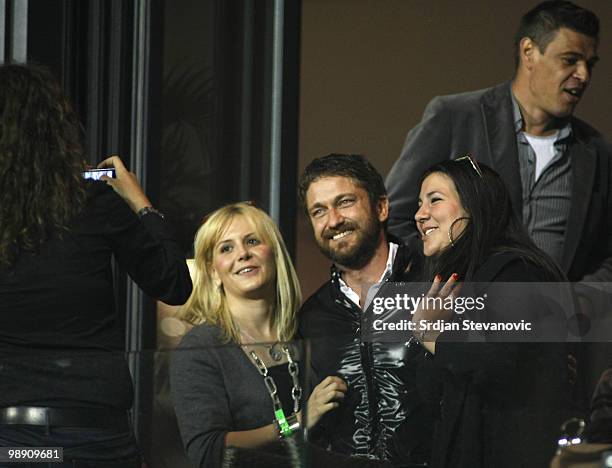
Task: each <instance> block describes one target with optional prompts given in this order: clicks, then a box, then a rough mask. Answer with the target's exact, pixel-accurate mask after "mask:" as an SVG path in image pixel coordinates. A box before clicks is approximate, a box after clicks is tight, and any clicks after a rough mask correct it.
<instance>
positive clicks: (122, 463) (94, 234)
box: [0, 65, 191, 468]
mask: <svg viewBox="0 0 612 468" xmlns="http://www.w3.org/2000/svg"><path fill="white" fill-rule="evenodd" d="M84 159H85V158H84V154H83V148H82V146H81V135H80V125H79V122H78V120H77V117H76V115H75V113H74V112H73V110H72V109H71V107H70V105H69V104H68V102H67V100H66V98H65V97H64V96H63V94H62V92H61V90H60V87H59V85H58V83H57V82H56V81H55V80H54V79H53V77H52V76H51V75H50V74H49V73H48V72H47V71H45V70H43V69H39V68H36V67H32V66H23V65H4V66H2V67H0V446H3V447H7V446H12V447H63V459H64V462H65V465H62V464H57V465H55V464H54V465H53V466H71V467H72V466H76V467H78V466H93V464H95V466H105V467H117V468H118V467H125V468H132V467H138V468H140V465H141V462H140V457H139V455H138V449H137V446H136V442H135V439H134V436H133V434H132V431H131V427H130V422H129V419H128V411H129V409H130V407H131V404H132V385H131V380H130V374H129V371H128V368H127V365H126V362H125V360H124V358H123V350H124V346H123V333H122V329H123V327H122V326H121V324H120V323H119V320H118V319H119V317H117V316H116V315H117V314H116V310H115V297H114V293H113V277H112V269H111V256H114V258H115V259H116V260H117V262H118V263H119V265H120V266H121V267H122V268H123V269H125V270H126V271H127V272H128V273H129V274H130V276H131V277H132V278H133V279H134V280H135V281H136V282H137V283H138V284H139V285H140V286H141V287H142V288H143V289H144V290H145V292H147V293H148V294H150V295H151V296H154V297H156V298H159V299H161V300H163V301H164V302H168V303H174V304H182V303H183V302H184V301H185V300H186V299H187V298H188V296H189V294H190V292H191V280H190V278H189V272H188V270H187V267H186V264H185V260H184V257H183V254H182V252H181V249H180V247H179V245H178V244H177V243H176V242H175V241H174V239H173V236H172V235H171V233H169V232H168V231H169V228H168V226H167V225H166V223H165V221H164V219H163V217H162V216H160V214H159V213H158V212H156V211H155V210H154V209H153V208H152V207H151V203H150V201H149V200H148V198H147V197H146V195H145V194H144V193H143V191H142V189H141V188H140V185H139V184H138V182H137V180H136V178H135V176H134V175H133V174H131V173H129V172H128V171H127V170H126V168H125V167H124V166H123V164H122V163H121V160H120V159H119V158H118V157H116V156H114V157H111V158H108V159H107V160H105V161H104V162H103V163H101V166H103V167H114V168H115V170H116V178H114V179H108V178H105V179H106V180H105V182H104V181H93V180H84V179H83V170H84V169H85V168H84ZM51 455H52V456H55V455H57V454H56V453H51ZM51 461H53V460H51ZM81 463H82V464H83V465H82V464H81Z"/></svg>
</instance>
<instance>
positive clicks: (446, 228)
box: [414, 172, 469, 257]
mask: <svg viewBox="0 0 612 468" xmlns="http://www.w3.org/2000/svg"><path fill="white" fill-rule="evenodd" d="M468 217H469V215H468V213H467V212H466V211H465V209H464V208H463V205H462V204H461V200H460V199H459V194H458V193H457V189H456V187H455V183H454V182H453V181H452V179H451V178H450V177H448V176H447V175H446V174H443V173H441V172H434V173H432V174H429V175H428V176H427V177H426V178H425V180H424V181H423V184H422V185H421V192H420V194H419V209H418V211H417V212H416V214H415V215H414V219H415V220H416V222H417V228H418V230H419V234H420V235H421V239H422V240H423V253H424V255H425V256H427V257H429V256H432V255H437V254H439V253H440V252H442V250H444V249H445V248H447V247H448V246H449V245H450V243H451V242H450V239H449V233H450V237H452V239H453V240H456V239H457V238H458V237H459V236H460V235H461V233H462V232H463V230H464V229H465V226H466V223H467V219H461V218H468ZM457 220H459V221H457ZM451 229H452V231H451Z"/></svg>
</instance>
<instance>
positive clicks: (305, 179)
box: [298, 153, 387, 214]
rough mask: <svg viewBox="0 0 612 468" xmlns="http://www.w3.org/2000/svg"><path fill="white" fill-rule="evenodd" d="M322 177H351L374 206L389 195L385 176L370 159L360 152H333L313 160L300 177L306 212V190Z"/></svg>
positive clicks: (300, 188) (301, 195)
mask: <svg viewBox="0 0 612 468" xmlns="http://www.w3.org/2000/svg"><path fill="white" fill-rule="evenodd" d="M322 177H347V178H349V179H351V180H352V181H353V182H354V183H355V184H356V185H357V186H358V187H361V188H362V189H364V190H365V191H366V192H367V193H368V196H369V198H370V203H371V204H372V206H376V203H378V201H379V200H380V199H381V197H386V196H387V189H385V183H384V181H383V178H382V176H381V175H380V174H379V173H378V171H377V170H376V168H375V167H374V166H372V164H371V163H370V161H368V160H367V159H366V158H364V157H363V156H361V155H359V154H339V153H332V154H328V155H327V156H322V157H320V158H317V159H315V160H313V161H311V162H310V164H308V166H306V169H304V172H303V173H302V175H301V177H300V181H299V184H298V191H299V193H298V195H299V197H300V203H301V204H302V208H304V211H305V212H306V214H308V207H307V206H306V192H308V188H309V187H310V184H312V183H313V182H314V181H316V180H317V179H320V178H322Z"/></svg>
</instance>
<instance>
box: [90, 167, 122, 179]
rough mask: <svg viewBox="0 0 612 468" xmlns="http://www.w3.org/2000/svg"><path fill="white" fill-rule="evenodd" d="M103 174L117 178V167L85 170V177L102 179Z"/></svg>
mask: <svg viewBox="0 0 612 468" xmlns="http://www.w3.org/2000/svg"><path fill="white" fill-rule="evenodd" d="M103 175H105V176H108V177H111V178H113V179H114V178H115V169H90V170H89V171H85V172H83V177H84V178H85V179H94V180H100V177H102V176H103Z"/></svg>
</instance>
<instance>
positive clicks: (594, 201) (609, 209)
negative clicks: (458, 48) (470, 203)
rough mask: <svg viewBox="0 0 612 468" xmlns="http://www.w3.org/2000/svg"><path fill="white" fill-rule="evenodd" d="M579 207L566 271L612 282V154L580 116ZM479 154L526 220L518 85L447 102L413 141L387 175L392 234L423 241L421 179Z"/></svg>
mask: <svg viewBox="0 0 612 468" xmlns="http://www.w3.org/2000/svg"><path fill="white" fill-rule="evenodd" d="M571 122H572V128H573V132H574V138H573V139H572V142H571V144H570V145H569V148H568V151H570V155H571V160H572V175H573V188H572V191H573V193H572V205H571V209H570V213H569V217H568V226H567V231H566V234H565V247H564V253H563V259H562V261H561V267H562V269H563V270H564V271H565V273H566V274H567V276H568V277H569V279H570V280H571V281H582V280H584V281H612V168H611V158H612V148H611V147H610V145H609V144H608V143H606V142H605V141H604V140H603V138H602V136H601V135H600V134H599V133H598V132H597V131H596V130H594V129H593V128H592V127H590V126H589V125H588V124H586V123H585V122H583V121H581V120H579V119H577V118H575V117H572V118H571ZM466 153H470V154H472V155H473V156H474V157H476V159H477V160H479V161H482V162H484V163H485V164H487V165H488V166H490V167H491V168H493V169H495V170H496V171H497V172H498V173H499V174H500V176H501V177H502V179H503V180H504V182H505V183H506V186H507V187H508V190H509V191H510V194H511V197H512V202H513V205H514V207H515V209H516V210H517V213H518V214H519V219H520V218H521V211H522V199H521V197H522V195H521V182H520V175H519V165H518V149H517V143H516V133H515V130H514V116H513V112H512V99H511V95H510V83H509V82H507V83H503V84H501V85H498V86H495V87H493V88H488V89H484V90H479V91H474V92H469V93H462V94H455V95H450V96H439V97H436V98H434V99H433V100H432V101H431V102H430V103H429V104H428V106H427V108H426V109H425V112H424V114H423V119H422V120H421V122H420V123H419V124H418V125H417V126H416V127H414V128H413V129H412V130H410V132H408V135H407V137H406V142H405V144H404V148H403V150H402V154H401V156H400V158H399V159H398V160H397V161H396V163H395V165H394V166H393V168H392V169H391V172H390V173H389V175H388V177H387V181H386V184H387V189H388V193H389V200H390V202H391V212H390V217H389V229H390V232H392V233H393V234H395V235H397V236H399V237H401V238H403V239H404V240H408V239H409V238H411V237H413V236H415V235H416V227H415V223H414V214H415V212H416V210H417V199H418V193H419V188H420V187H419V181H420V177H421V176H422V174H423V173H424V172H425V170H426V169H427V168H428V167H430V166H431V165H433V164H434V163H436V162H439V161H443V160H445V159H449V158H456V157H458V156H462V155H465V154H466Z"/></svg>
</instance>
